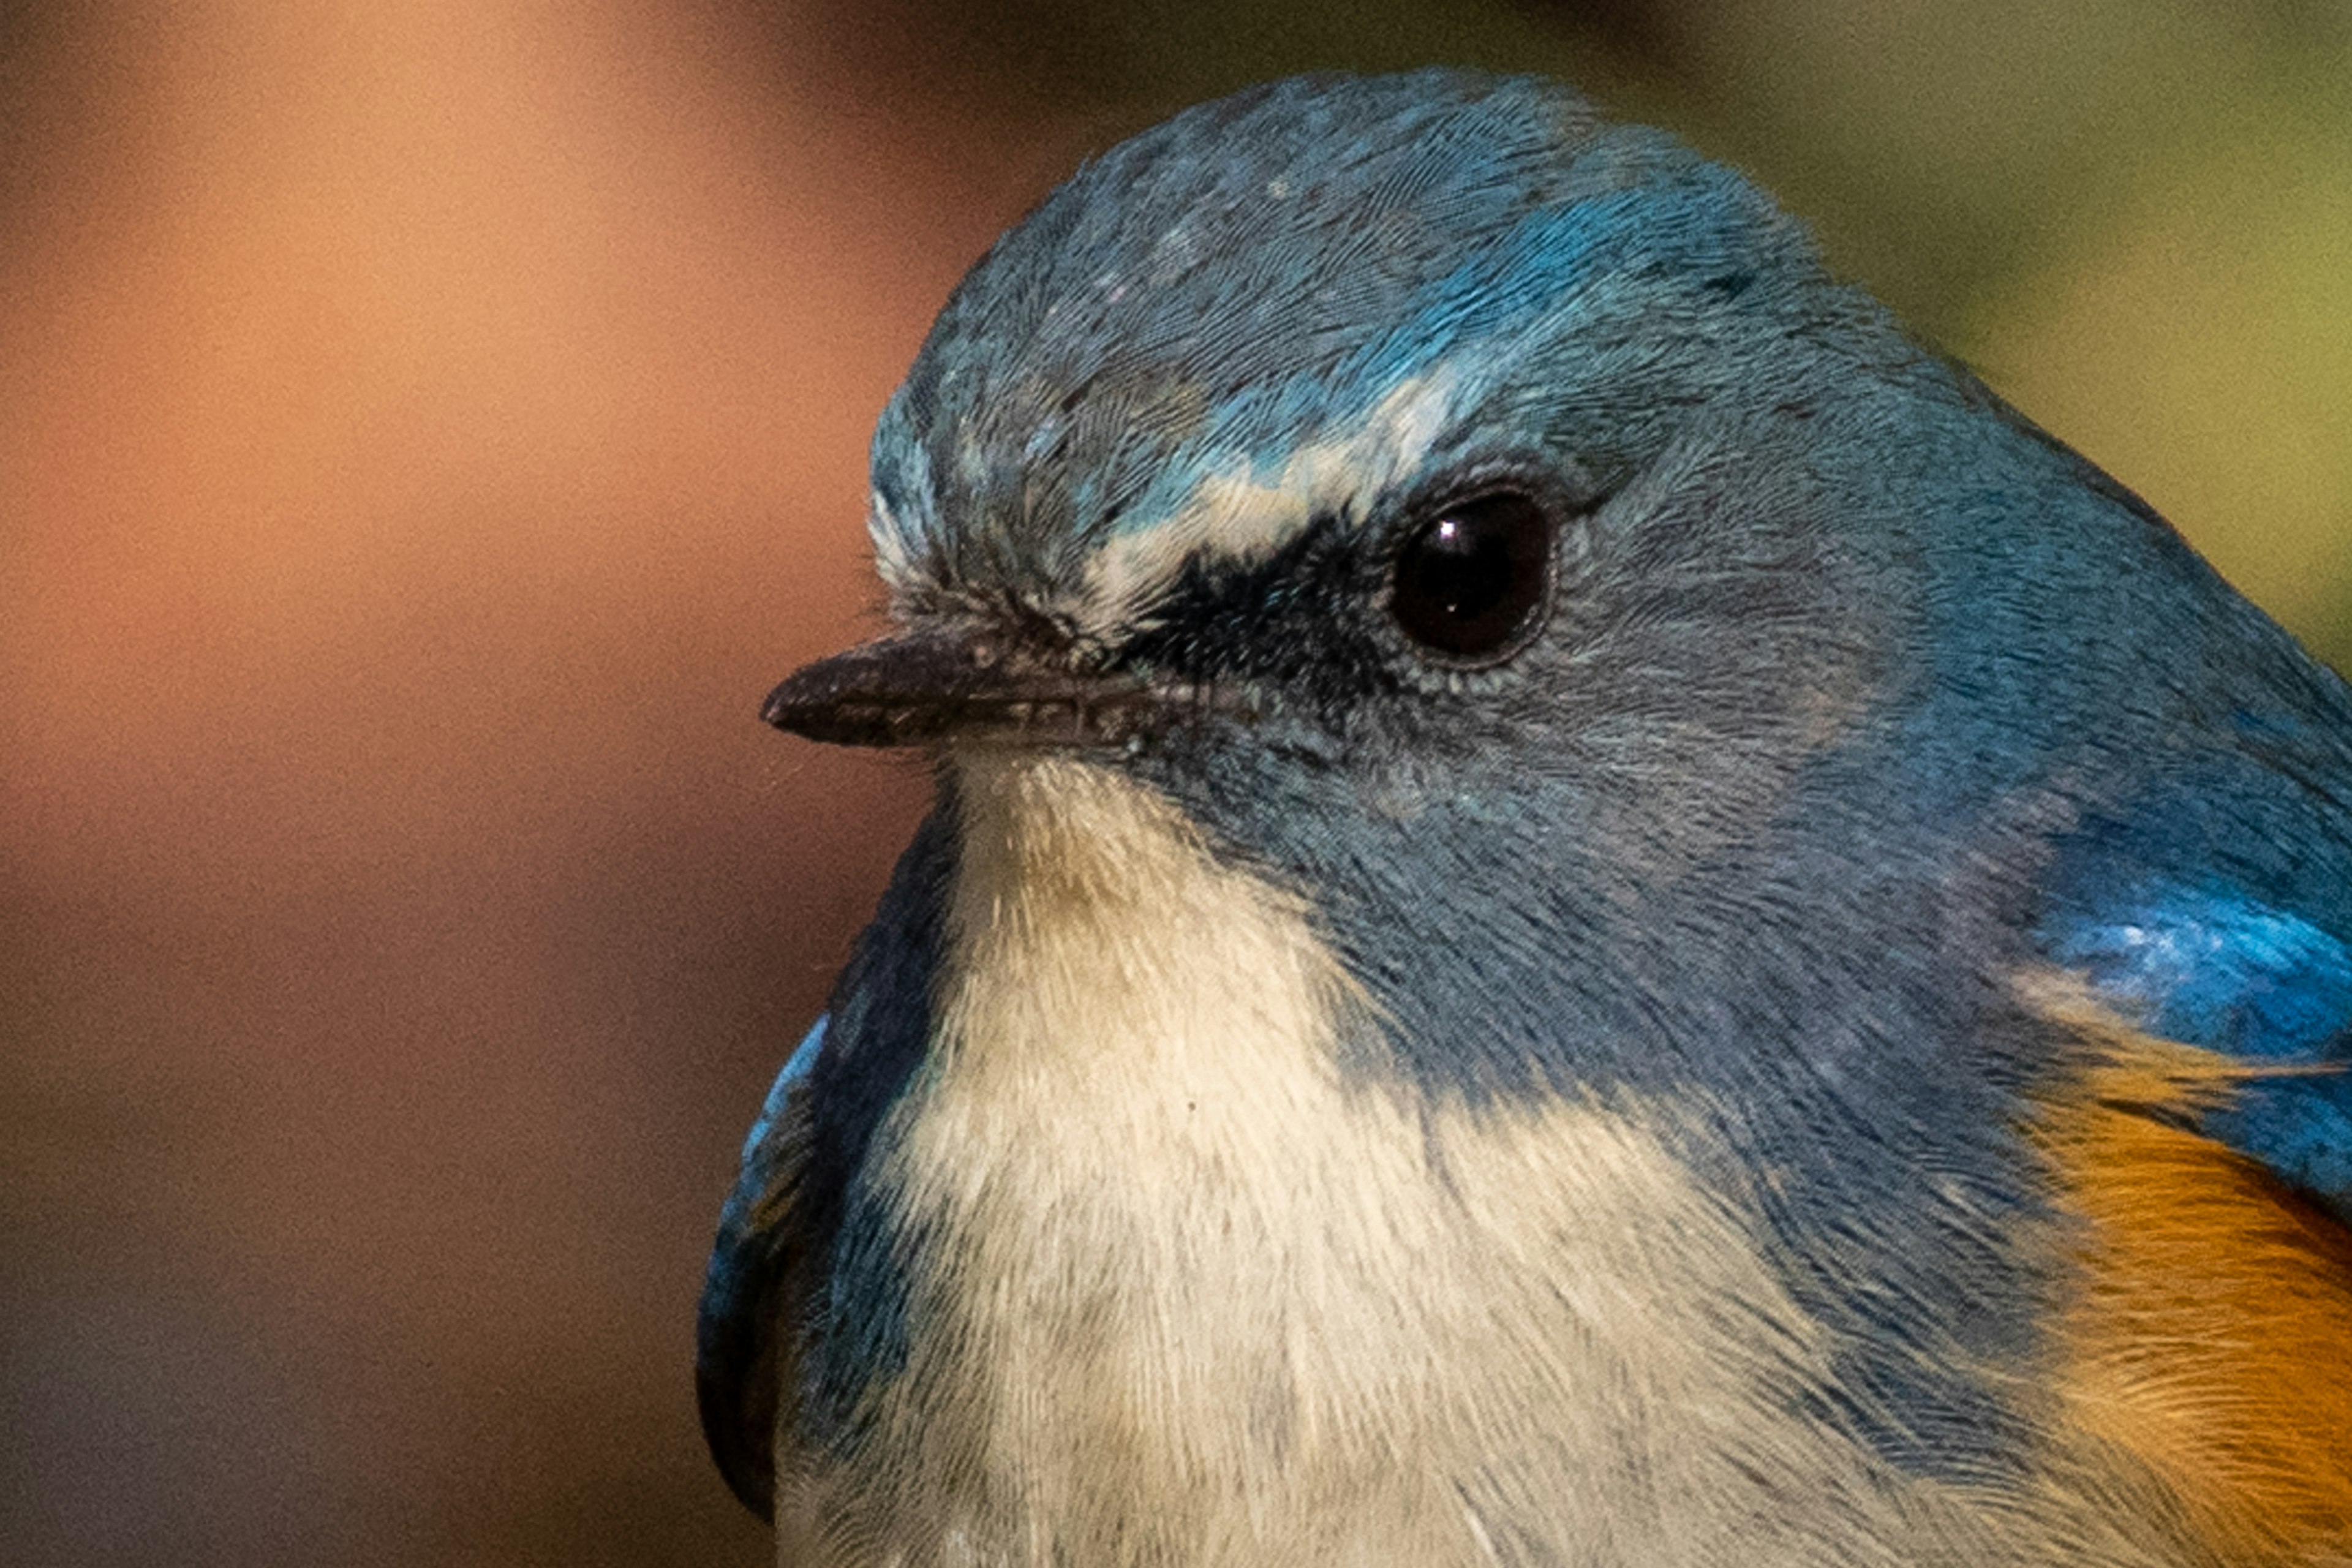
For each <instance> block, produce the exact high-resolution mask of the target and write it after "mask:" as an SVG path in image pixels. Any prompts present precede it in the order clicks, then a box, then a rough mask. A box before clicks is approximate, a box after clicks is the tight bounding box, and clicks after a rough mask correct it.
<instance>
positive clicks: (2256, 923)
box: [2050, 885, 2352, 1221]
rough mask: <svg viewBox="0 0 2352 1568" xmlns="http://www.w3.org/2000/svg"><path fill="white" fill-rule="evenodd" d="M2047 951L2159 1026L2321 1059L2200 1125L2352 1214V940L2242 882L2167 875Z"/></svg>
mask: <svg viewBox="0 0 2352 1568" xmlns="http://www.w3.org/2000/svg"><path fill="white" fill-rule="evenodd" d="M2050 948H2051V954H2052V956H2053V957H2054V958H2056V959H2057V960H2058V961H2059V962H2060V963H2064V964H2066V965H2068V966H2069V967H2072V968H2076V969H2079V970H2081V971H2083V972H2084V973H2086V974H2088V975H2089V977H2090V978H2091V980H2092V982H2093V984H2095V985H2097V986H2098V987H2099V988H2100V989H2101V990H2102V991H2103V992H2105V994H2107V995H2108V996H2109V997H2111V998H2112V999H2114V1000H2115V1001H2116V1002H2117V1003H2118V1004H2119V1005H2122V1006H2123V1007H2125V1009H2126V1011H2128V1012H2130V1013H2131V1014H2133V1015H2134V1016H2137V1018H2138V1019H2139V1020H2140V1021H2141V1022H2142V1023H2144V1025H2145V1026H2147V1028H2149V1029H2150V1030H2152V1031H2154V1032H2155V1033H2157V1034H2159V1035H2162V1036H2164V1037H2167V1038H2169V1039H2176V1040H2179V1041H2182V1042H2184V1043H2186V1044H2189V1045H2193V1046H2199V1047H2204V1048H2205V1049H2208V1050H2212V1051H2217V1052H2220V1053H2222V1054H2224V1055H2228V1056H2232V1057H2238V1058H2244V1059H2246V1060H2248V1061H2252V1062H2260V1063H2263V1064H2275V1065H2277V1066H2281V1067H2295V1068H2309V1069H2313V1070H2309V1071H2303V1072H2296V1073H2293V1074H2288V1075H2283V1076H2279V1077H2274V1078H2267V1079H2261V1080H2259V1081H2256V1082H2254V1083H2252V1084H2249V1085H2247V1086H2246V1087H2245V1088H2244V1089H2242V1090H2241V1091H2240V1092H2239V1094H2238V1095H2237V1096H2236V1097H2235V1099H2234V1100H2232V1101H2231V1103H2230V1104H2229V1105H2227V1106H2224V1107H2221V1108H2219V1109H2217V1110H2212V1111H2210V1112H2209V1113H2207V1115H2206V1116H2205V1118H2204V1122H2203V1127H2204V1131H2206V1132H2207V1133H2209V1134H2210V1135H2211V1136H2213V1137H2215V1138H2218V1139H2220V1140H2221V1142H2225V1143H2228V1144H2229V1145H2231V1147H2232V1148H2235V1149H2237V1150H2239V1151H2240V1152H2243V1153H2246V1154H2249V1155H2252V1157H2253V1158H2255V1159H2257V1160H2260V1161H2261V1162H2263V1163H2264V1164H2265V1165H2268V1166H2269V1167H2270V1168H2271V1169H2272V1170H2273V1171H2274V1172H2276V1173H2278V1175H2279V1176H2280V1177H2281V1178H2282V1179H2283V1180H2284V1181H2285V1182H2287V1183H2288V1184H2291V1185H2293V1186H2295V1187H2297V1188H2300V1189H2302V1190H2303V1191H2305V1192H2306V1193H2308V1194H2311V1195H2312V1196H2314V1197H2315V1198H2317V1199H2318V1200H2319V1201H2320V1202H2321V1203H2323V1204H2324V1205H2326V1206H2327V1207H2329V1208H2331V1209H2333V1210H2334V1211H2335V1212H2336V1214H2337V1215H2339V1216H2342V1217H2344V1218H2346V1219H2347V1221H2352V1071H2347V1070H2346V1069H2347V1068H2352V945H2347V942H2345V941H2344V940H2343V939H2342V938H2341V937H2339V936H2337V935H2336V934H2335V933H2333V932H2330V931H2326V930H2324V929H2322V928H2321V927H2320V926H2318V925H2317V924H2315V923H2314V922H2313V921H2309V920H2306V919H2305V918H2303V917H2302V916H2300V915H2297V914H2293V913H2289V912H2287V911H2285V910H2280V909H2277V908H2274V907H2273V906H2271V905H2269V904H2267V903H2265V902H2263V901H2262V900H2257V899H2253V898H2251V897H2248V896H2246V895H2244V894H2242V893H2240V892H2237V891H2235V890H2233V889H2191V888H2184V887H2179V886H2164V885H2159V886H2157V887H2153V888H2149V889H2143V890H2141V891H2140V892H2139V893H2138V894H2137V896H2134V897H2131V898H2128V899H2126V900H2119V901H2117V903H2116V905H2114V906H2112V907H2111V909H2110V910H2108V911H2103V912H2102V913H2100V914H2099V915H2096V916H2094V917H2090V918H2084V919H2079V920H2077V921H2074V922H2072V923H2070V924H2068V925H2066V926H2064V927H2063V928H2062V929H2060V930H2058V931H2055V932H2053V940H2052V942H2051V943H2050Z"/></svg>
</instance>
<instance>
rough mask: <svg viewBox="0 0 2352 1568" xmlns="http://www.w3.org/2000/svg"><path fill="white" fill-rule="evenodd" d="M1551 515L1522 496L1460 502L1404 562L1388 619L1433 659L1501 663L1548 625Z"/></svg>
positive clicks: (1423, 531) (1418, 538) (1428, 527)
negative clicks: (1499, 660)
mask: <svg viewBox="0 0 2352 1568" xmlns="http://www.w3.org/2000/svg"><path fill="white" fill-rule="evenodd" d="M1553 531H1554V524H1553V521H1552V517H1551V514H1550V513H1549V511H1547V510H1545V509H1544V508H1543V507H1541V506H1538V504H1537V503H1536V502H1535V501H1534V500H1530V499H1529V498H1528V497H1526V496H1523V495H1517V494H1511V493H1504V494H1498V495H1489V496H1481V497H1479V498H1477V499H1475V500H1466V501H1458V502H1456V503H1454V505H1452V506H1448V507H1446V508H1445V509H1444V510H1442V511H1440V512H1438V513H1437V514H1436V515H1435V516H1434V517H1432V518H1431V519H1430V520H1429V521H1427V522H1424V523H1423V524H1422V525H1421V527H1420V528H1418V529H1416V530H1415V531H1413V534H1412V538H1410V539H1408V540H1406V541H1405V544H1404V548H1403V550H1402V551H1401V552H1398V554H1397V562H1396V578H1395V582H1394V584H1392V586H1391V592H1390V595H1389V614H1390V615H1391V616H1394V617H1395V619H1396V624H1397V625H1398V626H1400V627H1402V629H1403V631H1404V635H1405V636H1407V637H1411V638H1412V640H1413V641H1414V642H1416V643H1418V644H1420V645H1421V646H1422V647H1425V648H1427V649H1429V650H1430V651H1432V652H1433V653H1439V654H1444V655H1445V656H1447V657H1448V658H1458V659H1494V658H1500V657H1502V656H1503V655H1505V654H1507V653H1508V652H1510V651H1513V650H1514V649H1515V648H1516V647H1517V645H1518V644H1519V643H1520V642H1521V641H1523V640H1524V639H1525V638H1526V637H1527V636H1528V634H1530V633H1531V632H1532V631H1533V630H1534V628H1535V626H1536V624H1537V623H1538V621H1539V620H1540V619H1541V618H1542V611H1543V605H1544V600H1545V597H1546V591H1547V590H1548V589H1549V586H1550V584H1551V553H1552V534H1553Z"/></svg>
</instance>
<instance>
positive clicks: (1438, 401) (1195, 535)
mask: <svg viewBox="0 0 2352 1568" xmlns="http://www.w3.org/2000/svg"><path fill="white" fill-rule="evenodd" d="M1454 391H1455V378H1454V375H1453V374H1450V373H1449V372H1446V371H1444V370H1436V371H1431V372H1427V373H1424V374H1419V375H1415V376H1412V377H1409V378H1407V379H1406V380H1405V381H1403V382H1402V383H1400V384H1398V385H1397V386H1395V387H1394V388H1392V389H1391V391H1390V392H1389V393H1388V395H1386V396H1384V397H1382V398H1381V401H1380V402H1379V403H1378V404H1376V405H1373V407H1372V409H1371V411H1370V413H1369V414H1367V415H1365V416H1363V417H1361V418H1360V419H1359V420H1357V421H1356V422H1355V424H1354V425H1353V426H1351V427H1349V429H1347V430H1346V431H1344V432H1340V433H1334V434H1326V435H1324V436H1322V437H1319V438H1318V439H1315V440H1312V441H1307V442H1305V443H1302V444H1301V445H1299V446H1297V447H1294V448H1292V450H1291V452H1290V454H1289V455H1288V456H1287V457H1286V458H1284V459H1283V461H1282V465H1281V467H1280V468H1278V469H1276V471H1275V472H1274V474H1273V475H1272V476H1271V477H1270V478H1267V477H1261V466H1260V465H1259V464H1257V463H1255V462H1254V461H1252V460H1251V458H1249V457H1248V456H1247V455H1245V454H1236V455H1235V456H1234V458H1233V459H1232V460H1231V461H1230V462H1229V463H1228V464H1226V465H1225V466H1223V467H1222V468H1218V469H1216V470H1215V471H1213V472H1212V473H1210V474H1209V475H1208V476H1207V477H1206V478H1204V479H1202V480H1201V481H1200V482H1199V483H1197V484H1195V485H1194V486H1193V487H1192V491H1191V493H1189V494H1188V495H1186V496H1185V497H1184V499H1183V500H1181V501H1180V502H1179V503H1178V504H1177V505H1176V506H1175V507H1174V508H1172V509H1171V510H1170V512H1169V514H1168V516H1167V517H1166V518H1165V519H1164V520H1162V521H1160V522H1157V523H1153V524H1150V525H1149V526H1147V527H1144V528H1140V529H1133V530H1129V531H1121V532H1119V533H1118V534H1116V535H1114V536H1113V537H1112V538H1111V539H1109V540H1108V542H1105V543H1104V544H1103V545H1102V546H1101V548H1099V549H1098V550H1097V551H1096V552H1095V554H1094V557H1093V559H1092V560H1090V561H1088V562H1087V569H1086V577H1085V580H1084V582H1083V584H1081V585H1080V586H1079V588H1078V589H1077V591H1076V594H1075V595H1073V596H1072V599H1071V600H1070V601H1069V602H1067V603H1066V604H1064V605H1061V606H1059V607H1060V608H1061V609H1062V610H1063V611H1064V612H1065V613H1066V615H1068V616H1069V617H1070V619H1071V621H1072V622H1073V624H1074V625H1075V626H1076V628H1077V629H1078V631H1079V632H1080V634H1081V635H1083V636H1087V637H1104V638H1108V637H1115V636H1116V635H1117V634H1118V632H1120V631H1121V630H1123V629H1125V628H1127V627H1129V626H1133V624H1134V623H1135V621H1136V620H1137V618H1138V617H1139V616H1141V615H1143V614H1144V613H1145V612H1146V611H1147V610H1148V608H1149V606H1150V604H1151V603H1152V601H1153V600H1155V599H1157V598H1159V597H1160V595H1163V594H1165V593H1166V592H1168V590H1169V589H1170V588H1171V587H1173V586H1174V584H1175V583H1176V580H1177V578H1178V577H1179V576H1180V575H1181V574H1182V573H1183V571H1184V568H1185V567H1186V566H1187V565H1188V564H1189V563H1192V562H1193V561H1196V560H1215V561H1219V562H1223V563H1232V564H1234V565H1241V566H1248V565H1254V564H1255V563H1258V562H1261V561H1264V560H1265V559H1267V558H1268V557H1269V556H1272V555H1273V554H1274V553H1275V552H1277V551H1279V550H1280V549H1281V548H1282V547H1283V546H1284V545H1286V544H1287V543H1289V542H1291V541H1292V540H1294V539H1296V538H1297V537H1298V536H1299V534H1301V533H1303V532H1304V531H1306V530H1307V526H1308V525H1309V524H1310V523H1312V522H1313V521H1315V520H1316V519H1317V518H1318V517H1324V516H1328V515H1332V514H1335V513H1339V512H1342V511H1344V510H1347V509H1348V503H1349V502H1350V501H1352V500H1358V499H1360V498H1363V497H1368V496H1372V495H1377V494H1378V493H1380V492H1381V491H1382V490H1384V489H1390V488H1391V487H1393V486H1395V485H1397V484H1399V483H1400V482H1402V480H1404V479H1408V478H1410V477H1411V476H1412V474H1413V473H1414V472H1415V471H1416V470H1418V469H1419V468H1421V466H1422V464H1423V460H1424V459H1425V458H1427V457H1428V455H1429V449H1430V447H1432V446H1433V445H1434V444H1435V442H1436V440H1437V437H1438V436H1439V435H1440V434H1441V433H1442V432H1443V431H1444V429H1445V427H1446V425H1447V423H1448V420H1449V419H1450V417H1451V416H1452V414H1453V411H1454Z"/></svg>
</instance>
